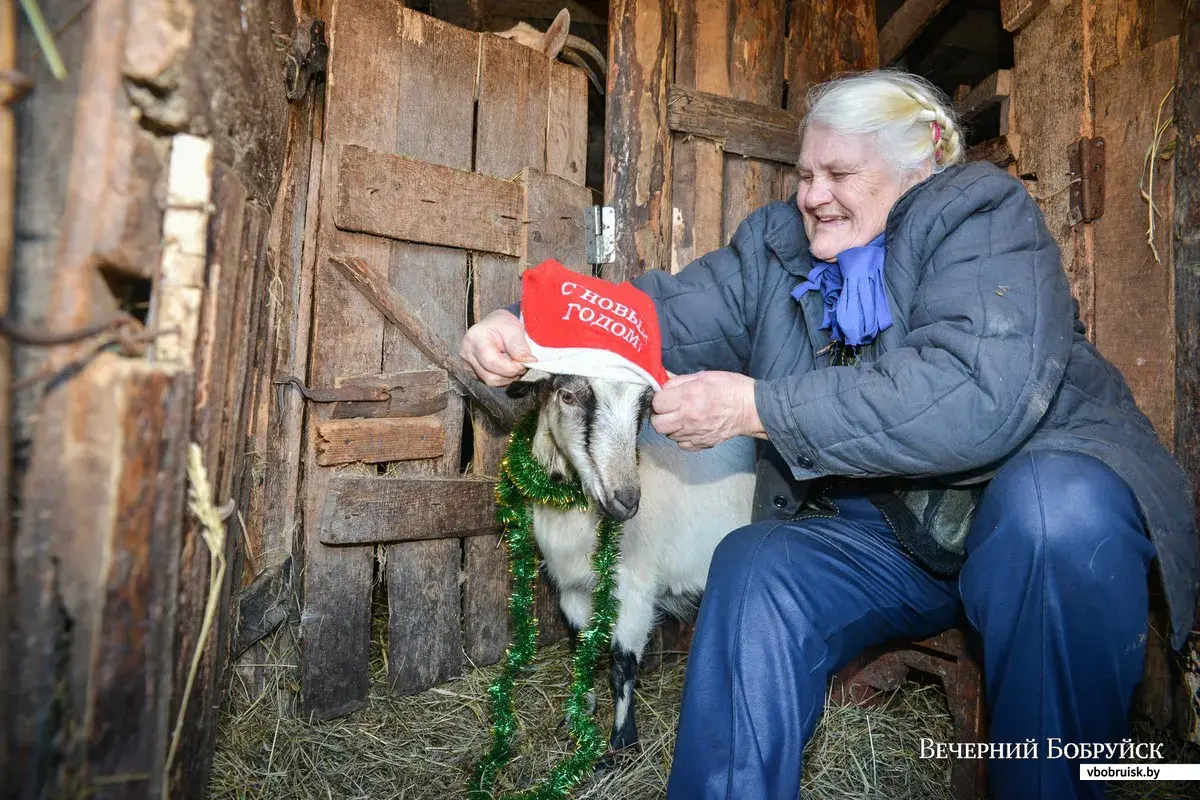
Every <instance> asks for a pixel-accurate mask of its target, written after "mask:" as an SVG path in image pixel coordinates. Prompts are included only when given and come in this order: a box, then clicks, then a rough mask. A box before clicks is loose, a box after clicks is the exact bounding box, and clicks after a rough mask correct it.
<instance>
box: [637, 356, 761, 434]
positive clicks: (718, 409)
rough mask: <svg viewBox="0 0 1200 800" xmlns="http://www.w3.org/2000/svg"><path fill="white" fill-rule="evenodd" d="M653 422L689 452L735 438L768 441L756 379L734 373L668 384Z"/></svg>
mask: <svg viewBox="0 0 1200 800" xmlns="http://www.w3.org/2000/svg"><path fill="white" fill-rule="evenodd" d="M650 423H651V424H652V425H653V426H654V429H655V430H656V431H658V432H659V433H661V434H663V435H664V436H669V437H670V438H671V439H673V440H674V441H675V442H677V443H678V444H679V447H680V449H682V450H689V451H692V450H703V449H705V448H708V447H715V446H716V445H719V444H720V443H721V442H724V441H726V440H728V439H732V438H733V437H734V436H756V437H758V438H760V439H765V438H767V435H766V431H764V430H763V426H762V422H761V421H760V420H759V418H758V409H757V408H756V407H755V404H754V379H753V378H748V377H746V376H745V375H738V374H737V373H734V372H697V373H695V374H693V375H680V376H679V377H676V378H672V379H671V380H669V381H667V383H666V385H665V386H663V388H662V391H661V392H658V393H657V394H655V395H654V413H653V415H651V417H650Z"/></svg>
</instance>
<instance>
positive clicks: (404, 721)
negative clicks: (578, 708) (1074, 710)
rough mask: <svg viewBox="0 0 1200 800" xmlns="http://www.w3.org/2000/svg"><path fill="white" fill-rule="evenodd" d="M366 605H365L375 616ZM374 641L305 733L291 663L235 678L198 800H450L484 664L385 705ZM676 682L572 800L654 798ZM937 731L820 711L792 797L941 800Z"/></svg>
mask: <svg viewBox="0 0 1200 800" xmlns="http://www.w3.org/2000/svg"><path fill="white" fill-rule="evenodd" d="M379 594H382V592H379ZM380 604H381V601H379V600H377V609H380ZM385 608H386V604H385V603H383V604H382V609H385ZM382 609H380V610H382ZM385 644H386V613H382V614H381V613H377V614H376V621H375V626H374V631H373V645H374V646H373V651H374V657H373V662H372V664H371V677H372V689H371V695H370V703H369V705H368V706H367V707H366V708H364V709H363V710H361V711H359V712H357V713H355V714H351V715H348V716H346V717H343V718H340V719H336V720H332V721H329V722H324V723H316V724H310V723H308V722H306V721H304V720H301V719H297V718H295V717H293V716H291V713H290V712H291V708H292V702H293V699H294V692H295V690H296V689H297V688H298V671H297V670H296V669H295V667H294V666H293V665H283V666H280V667H278V668H273V669H268V673H269V674H268V675H267V678H268V680H271V679H273V681H271V685H269V686H268V690H267V692H266V693H265V695H264V696H263V697H262V698H261V699H259V700H258V701H256V702H254V703H253V704H251V703H250V701H249V698H248V697H247V696H246V693H245V690H244V689H243V688H241V687H240V686H239V685H238V684H237V683H236V681H235V683H234V685H233V687H232V691H231V693H230V694H231V697H230V700H229V702H227V704H226V705H227V708H226V710H225V712H224V713H223V714H222V718H221V723H220V731H219V737H218V742H217V752H216V758H215V761H214V764H213V771H212V777H211V782H210V785H209V794H208V796H209V797H210V798H212V799H213V800H218V799H219V800H224V799H225V798H237V799H238V800H252V799H254V798H280V799H281V800H282V799H284V798H314V800H315V799H316V798H325V799H329V800H332V799H336V800H342V799H343V798H345V799H346V800H352V799H353V798H371V800H389V799H390V798H396V799H400V798H403V800H426V798H428V799H429V800H433V799H434V798H437V800H443V799H444V798H458V797H463V796H464V794H465V793H464V791H463V787H464V785H465V782H466V779H467V778H468V776H469V775H470V774H471V771H472V769H473V767H474V765H475V763H476V760H477V759H478V758H479V756H480V755H481V754H482V753H483V751H484V749H485V747H486V746H487V744H488V741H489V740H488V730H487V705H486V699H485V698H486V689H487V686H488V684H489V683H490V682H491V680H492V679H493V678H494V677H495V675H496V673H497V667H494V666H493V667H488V668H485V669H475V670H470V671H468V672H467V674H465V675H464V676H463V677H461V678H459V679H457V680H453V681H450V682H447V683H445V684H443V685H441V686H438V687H436V688H434V689H431V690H429V691H427V692H424V693H422V694H420V695H416V696H412V697H397V696H394V695H392V694H390V693H389V692H388V689H387V669H386V666H385V663H384V659H383V654H384V653H385V652H386V647H385ZM293 664H294V662H293ZM231 672H233V671H231ZM683 675H684V665H683V663H682V662H681V663H679V664H675V665H669V666H664V667H661V668H659V669H656V670H653V671H651V672H649V673H647V674H645V675H643V676H642V679H641V682H640V685H639V688H638V691H637V696H638V706H637V708H638V714H639V716H638V732H639V734H640V736H641V740H642V745H643V749H642V751H641V752H640V753H638V754H636V755H630V756H626V757H624V758H623V759H622V760H621V761H620V762H619V764H618V768H617V769H616V770H615V771H613V772H611V773H609V774H607V775H604V776H603V777H601V778H599V779H597V780H594V781H592V782H590V783H588V784H587V785H585V786H584V787H582V788H581V789H580V791H579V793H578V794H577V795H576V797H578V798H580V800H584V799H587V798H591V799H593V800H594V799H597V798H622V800H649V799H650V798H662V797H663V796H664V795H665V786H666V779H667V774H668V770H669V768H670V763H671V755H672V752H673V750H674V745H675V726H676V722H677V715H678V708H679V699H680V695H681V691H682V684H683ZM570 679H571V676H570V673H569V670H568V658H567V650H566V647H565V645H562V644H558V645H555V646H552V647H549V648H545V649H543V650H542V651H541V652H540V653H539V657H538V659H537V660H536V661H535V663H534V665H533V666H532V667H531V670H530V674H529V676H528V680H527V681H526V682H525V683H524V684H523V685H522V686H521V687H520V688H519V689H518V692H517V694H516V702H517V709H518V713H519V716H520V719H521V723H522V732H521V737H520V738H519V739H518V742H517V749H518V755H517V757H515V758H514V759H513V761H512V763H511V764H510V765H509V767H508V768H507V769H506V770H505V771H504V773H503V774H502V775H501V780H500V781H499V784H498V786H499V788H500V789H502V790H511V789H515V788H519V787H522V786H526V785H528V782H530V781H532V780H535V779H540V778H542V777H544V776H545V775H547V774H548V773H549V770H550V767H551V765H552V764H553V763H554V762H555V761H557V759H559V758H560V757H561V756H562V755H563V754H565V753H566V752H567V748H569V747H570V745H571V741H570V737H569V736H568V734H567V731H566V730H565V728H562V727H559V726H558V722H559V715H560V713H561V711H560V709H561V707H562V701H563V699H564V698H565V697H566V696H567V691H568V688H569V684H570ZM607 686H608V681H607V676H606V675H603V674H601V673H599V672H598V673H597V676H596V687H597V693H598V695H599V703H598V706H599V712H598V713H599V714H600V725H601V727H602V729H604V730H607V729H608V726H609V725H610V724H611V704H610V701H609V692H608V688H607ZM950 731H951V725H950V719H949V716H948V714H947V711H946V702H945V697H944V695H943V694H942V693H941V691H940V689H939V688H937V687H934V686H928V685H920V684H917V683H910V684H908V685H907V686H906V687H905V688H904V689H903V690H901V691H900V692H897V693H895V694H893V695H891V696H890V697H889V698H887V700H886V702H885V703H884V704H883V705H881V706H880V707H878V708H872V709H865V708H858V707H853V706H846V705H836V704H828V705H827V707H826V711H825V714H824V717H823V718H822V721H821V724H820V727H819V728H818V730H817V733H816V734H815V735H814V736H813V739H812V741H811V742H810V743H809V745H808V747H807V748H806V750H805V773H804V780H803V796H804V797H806V798H818V799H819V800H849V798H887V799H888V800H939V799H941V798H949V797H950V793H949V766H950V765H949V762H947V761H944V760H937V759H922V758H920V742H921V738H922V737H928V738H931V739H933V740H935V741H949V740H950V735H951V734H950ZM1148 735H1149V734H1148V732H1147V731H1145V730H1141V731H1139V737H1140V738H1139V737H1135V738H1138V740H1139V741H1147V740H1148V741H1158V740H1157V739H1154V738H1152V737H1150V738H1147V737H1148ZM1175 748H1176V749H1172V746H1170V745H1168V746H1166V747H1164V751H1163V752H1164V756H1165V757H1164V759H1163V761H1164V762H1166V763H1179V762H1184V761H1188V760H1189V759H1190V760H1192V761H1200V758H1198V757H1197V752H1200V749H1197V748H1195V747H1190V748H1189V749H1188V750H1186V751H1185V750H1183V749H1181V748H1182V745H1176V746H1175ZM1112 787H1113V788H1112V793H1111V794H1110V797H1111V798H1115V799H1116V800H1135V799H1137V800H1142V799H1143V798H1151V797H1153V798H1158V799H1160V800H1170V799H1171V798H1185V797H1196V793H1195V785H1194V784H1192V785H1191V787H1190V788H1189V785H1188V784H1186V783H1181V784H1177V785H1172V784H1170V783H1166V782H1162V783H1135V782H1130V781H1126V782H1118V783H1114V784H1113V785H1112ZM1189 791H1190V792H1191V794H1188V793H1187V792H1189Z"/></svg>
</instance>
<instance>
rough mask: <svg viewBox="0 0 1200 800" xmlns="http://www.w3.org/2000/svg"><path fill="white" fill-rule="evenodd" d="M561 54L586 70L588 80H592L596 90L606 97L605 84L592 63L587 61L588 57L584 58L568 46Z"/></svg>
mask: <svg viewBox="0 0 1200 800" xmlns="http://www.w3.org/2000/svg"><path fill="white" fill-rule="evenodd" d="M559 55H560V56H561V57H563V58H564V59H566V60H567V61H570V62H571V63H572V64H574V65H575V66H577V67H579V68H580V69H582V70H583V71H584V72H586V73H587V76H588V80H589V81H591V82H592V86H595V87H596V91H597V92H599V93H600V96H601V97H604V84H603V83H601V82H600V78H599V77H598V76H597V75H596V71H595V70H593V69H592V67H591V65H590V64H588V63H587V59H585V58H583V57H582V56H580V55H579V53H576V52H575V51H574V50H572V49H570V48H568V47H564V48H563V49H562V52H561V53H559Z"/></svg>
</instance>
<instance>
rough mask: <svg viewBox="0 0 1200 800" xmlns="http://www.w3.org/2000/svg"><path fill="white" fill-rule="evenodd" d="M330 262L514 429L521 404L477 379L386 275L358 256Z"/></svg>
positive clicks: (468, 392)
mask: <svg viewBox="0 0 1200 800" xmlns="http://www.w3.org/2000/svg"><path fill="white" fill-rule="evenodd" d="M329 263H331V264H333V266H335V267H337V268H338V270H339V271H341V273H342V274H343V275H345V276H346V278H347V279H348V280H349V281H350V283H352V284H353V285H354V286H356V287H357V288H358V290H359V291H360V292H362V293H363V296H364V297H366V298H367V299H368V300H370V301H371V304H372V305H373V306H375V307H376V308H377V309H379V311H380V313H382V314H383V316H384V317H385V318H386V319H387V321H388V322H390V323H392V324H393V325H395V326H396V327H397V328H399V329H400V332H401V333H403V334H404V335H405V336H407V337H408V339H409V340H410V341H412V343H413V344H414V345H416V346H417V348H418V349H419V350H420V351H421V352H422V353H424V354H425V356H426V357H427V358H429V360H430V361H432V362H433V364H434V366H436V367H440V368H441V369H444V370H446V373H447V374H448V375H449V376H450V379H451V380H452V381H454V383H455V384H457V385H458V387H459V388H460V389H461V390H462V392H463V393H464V394H465V395H466V396H467V397H468V398H469V399H470V400H471V401H472V402H474V403H475V404H476V405H478V406H479V407H480V408H482V409H483V410H484V411H485V412H487V414H488V416H490V417H492V418H493V419H495V420H496V422H497V423H499V424H500V425H501V426H503V427H504V429H505V430H511V429H512V428H513V427H514V426H515V425H516V424H517V420H518V419H519V417H520V411H521V407H520V406H519V405H518V404H517V403H516V402H515V401H514V400H513V399H512V398H510V397H508V396H507V395H506V394H505V393H504V392H503V391H501V390H500V389H493V388H491V387H489V386H487V385H486V384H484V383H483V382H481V381H480V380H479V379H478V378H476V377H475V374H474V373H473V372H472V371H471V368H470V367H469V366H467V363H466V362H465V361H463V360H462V359H461V358H459V357H458V356H457V355H455V354H454V353H453V352H452V351H451V350H450V346H449V345H448V344H447V343H446V340H445V339H443V338H442V337H441V336H439V335H438V334H436V333H434V332H433V331H432V330H431V329H430V328H429V326H428V325H427V324H426V323H425V320H423V319H421V315H420V314H418V313H417V311H416V309H414V308H413V307H412V306H411V305H410V304H409V302H408V301H407V300H405V299H404V297H403V296H401V295H400V293H399V292H397V291H396V290H395V289H393V288H392V287H391V285H390V284H389V283H388V281H387V279H386V278H385V277H383V276H382V275H380V274H379V273H378V272H376V271H375V270H374V269H372V268H371V267H370V265H368V264H367V262H365V261H363V260H362V259H361V258H358V257H357V256H350V255H333V256H330V257H329Z"/></svg>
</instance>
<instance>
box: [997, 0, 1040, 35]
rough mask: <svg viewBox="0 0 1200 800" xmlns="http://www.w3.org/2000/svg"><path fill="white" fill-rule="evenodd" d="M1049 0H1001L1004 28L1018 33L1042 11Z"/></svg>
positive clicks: (1001, 19) (1001, 17)
mask: <svg viewBox="0 0 1200 800" xmlns="http://www.w3.org/2000/svg"><path fill="white" fill-rule="evenodd" d="M1047 2H1048V0H1000V23H1001V24H1002V25H1003V26H1004V30H1006V31H1008V32H1009V33H1016V32H1017V31H1019V30H1021V29H1022V28H1024V27H1025V26H1026V25H1028V24H1029V23H1030V22H1032V21H1033V18H1034V17H1036V16H1037V15H1038V14H1040V13H1041V12H1042V9H1043V8H1045V7H1046V3H1047Z"/></svg>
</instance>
